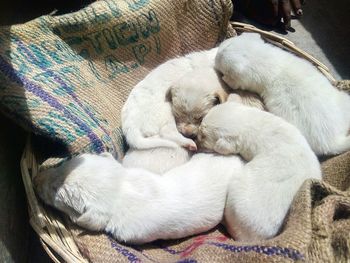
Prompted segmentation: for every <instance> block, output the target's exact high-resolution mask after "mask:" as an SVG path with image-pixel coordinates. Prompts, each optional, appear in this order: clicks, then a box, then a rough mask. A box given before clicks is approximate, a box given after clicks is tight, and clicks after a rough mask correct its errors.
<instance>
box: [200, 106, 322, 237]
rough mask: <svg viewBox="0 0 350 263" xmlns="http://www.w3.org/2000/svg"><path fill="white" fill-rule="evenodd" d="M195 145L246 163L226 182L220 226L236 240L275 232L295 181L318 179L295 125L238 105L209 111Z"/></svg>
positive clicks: (315, 163) (312, 157) (310, 154)
mask: <svg viewBox="0 0 350 263" xmlns="http://www.w3.org/2000/svg"><path fill="white" fill-rule="evenodd" d="M198 145H199V146H201V147H204V148H205V149H209V150H214V151H216V152H218V153H221V154H225V155H227V154H240V155H241V156H242V157H243V158H244V159H245V160H246V161H248V163H247V164H246V165H245V166H244V168H243V171H242V173H241V174H240V176H233V178H232V180H231V183H230V186H229V192H228V198H227V203H226V208H225V222H226V226H227V228H228V231H229V233H230V234H231V235H232V236H233V237H234V238H235V239H237V240H244V241H253V240H259V239H266V238H271V237H273V236H275V235H276V234H277V233H278V231H279V229H280V227H281V225H282V223H283V220H284V218H285V216H286V214H287V212H288V209H289V207H290V205H291V202H292V200H293V197H294V195H295V194H296V192H297V191H298V189H299V188H300V186H301V184H302V183H303V182H304V181H305V180H306V179H308V178H316V179H321V170H320V164H319V162H318V160H317V158H316V156H315V154H314V153H313V151H312V150H311V148H310V146H309V145H308V143H307V141H306V140H305V138H304V137H303V136H302V134H301V133H300V131H299V130H298V129H297V128H296V127H294V126H293V125H291V124H289V123H288V122H286V121H284V120H283V119H281V118H279V117H277V116H275V115H272V114H271V113H268V112H265V111H261V110H259V109H256V108H251V107H247V106H244V105H242V104H240V103H236V102H227V103H224V104H221V105H218V106H216V107H214V108H213V109H211V110H210V111H209V113H208V114H207V115H206V116H205V117H204V119H203V121H202V124H201V126H200V127H199V133H198Z"/></svg>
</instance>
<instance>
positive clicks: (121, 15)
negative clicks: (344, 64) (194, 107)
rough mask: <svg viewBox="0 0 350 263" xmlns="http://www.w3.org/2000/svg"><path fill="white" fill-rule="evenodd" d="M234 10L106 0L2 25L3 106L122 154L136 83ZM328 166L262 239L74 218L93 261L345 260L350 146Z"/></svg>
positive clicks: (219, 34) (217, 31)
mask: <svg viewBox="0 0 350 263" xmlns="http://www.w3.org/2000/svg"><path fill="white" fill-rule="evenodd" d="M230 15H231V1H229V0H221V1H219V0H211V1H205V0H195V1H189V0H173V1H170V0H164V1H161V0H158V1H156V0H125V1H100V2H97V3H94V4H92V5H91V6H89V7H87V8H85V9H83V10H81V11H79V12H77V13H73V14H69V15H64V16H60V17H51V16H45V17H41V18H39V19H36V20H34V21H32V22H29V23H26V24H24V25H17V26H12V27H5V28H4V27H3V28H1V29H0V46H1V50H0V110H1V111H2V112H3V113H5V114H6V115H7V116H9V117H11V118H12V119H13V120H14V121H16V122H17V123H19V124H20V125H22V126H23V127H25V128H26V129H28V130H30V131H32V132H34V133H37V134H41V135H44V136H46V137H48V138H51V139H53V140H59V141H60V142H62V143H63V144H64V146H66V147H67V150H68V152H69V153H70V154H74V153H76V152H81V151H91V152H97V153H98V152H101V151H104V150H108V151H111V152H114V153H117V154H119V157H121V155H122V152H123V147H122V146H123V145H122V139H121V134H120V129H119V125H120V109H121V106H122V104H123V103H124V101H125V99H126V97H127V95H128V94H129V91H130V90H131V88H132V87H133V85H134V84H135V83H137V82H138V81H139V80H140V79H142V78H143V77H144V76H145V75H146V74H147V73H148V72H149V71H150V70H151V69H152V68H154V67H155V66H157V65H158V64H160V63H162V62H163V61H165V60H167V59H169V58H172V57H174V56H176V55H181V54H184V53H187V52H189V51H195V50H201V49H208V48H211V47H213V46H214V45H215V44H216V43H218V42H220V40H222V38H223V37H224V35H225V33H226V30H227V20H228V18H229V17H230ZM229 33H232V31H229ZM323 171H324V176H325V177H324V178H325V182H319V181H306V182H305V183H304V185H303V186H302V187H301V189H300V191H299V192H298V194H297V196H296V197H295V200H294V202H293V205H292V207H291V209H290V212H289V215H288V217H287V219H286V221H285V224H284V227H283V229H282V230H281V233H280V234H279V235H278V236H277V237H276V238H274V239H271V240H267V241H264V242H257V243H239V242H235V241H234V240H232V239H231V238H230V237H229V236H228V235H227V234H226V232H225V230H224V229H223V228H220V227H218V228H217V229H214V230H212V231H210V232H209V233H204V234H202V235H198V236H195V237H191V238H186V239H182V240H176V241H157V242H153V243H152V244H149V245H144V246H127V245H125V244H121V243H118V242H116V241H115V240H113V239H112V238H110V237H109V236H107V235H105V234H101V233H91V232H88V231H85V230H83V229H80V228H77V227H76V226H74V225H71V224H70V223H69V221H68V222H67V225H68V226H69V228H71V229H72V231H73V233H74V235H75V240H76V242H77V244H78V246H79V248H80V250H81V252H82V254H83V255H84V256H85V257H86V258H88V259H89V260H90V261H93V262H290V261H307V262H347V261H348V260H349V258H350V255H349V251H350V244H349V242H350V241H349V240H350V237H349V233H350V219H349V215H350V201H349V200H350V199H349V198H350V196H349V195H350V193H349V192H350V179H349V172H350V153H346V154H343V155H341V156H338V157H335V158H332V159H329V160H327V161H325V162H324V163H323ZM271 205H273V204H271Z"/></svg>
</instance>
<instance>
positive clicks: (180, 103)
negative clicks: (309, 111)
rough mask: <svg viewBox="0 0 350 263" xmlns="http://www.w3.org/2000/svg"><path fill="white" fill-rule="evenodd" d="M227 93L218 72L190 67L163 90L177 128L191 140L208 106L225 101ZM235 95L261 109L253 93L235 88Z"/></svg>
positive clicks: (243, 101) (260, 103) (209, 107)
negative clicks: (191, 68)
mask: <svg viewBox="0 0 350 263" xmlns="http://www.w3.org/2000/svg"><path fill="white" fill-rule="evenodd" d="M228 92H229V91H228V90H227V86H226V85H225V83H224V82H223V81H222V80H221V76H220V74H218V72H216V70H214V69H213V68H212V67H211V68H210V67H207V68H205V67H204V68H198V69H195V70H192V71H190V72H189V73H187V74H185V75H184V76H182V77H181V78H179V79H178V80H176V81H175V82H174V83H173V84H172V85H171V87H170V89H169V90H168V92H167V99H168V101H170V102H171V107H172V112H173V114H174V117H175V121H176V125H177V129H178V130H179V131H180V132H181V133H182V134H183V135H184V136H186V137H188V138H192V139H194V138H195V137H196V135H197V132H198V127H199V125H200V123H201V121H202V119H203V118H204V116H205V115H206V114H207V113H208V111H209V110H210V109H211V108H212V107H214V106H216V105H218V104H221V103H224V102H226V99H227V96H228ZM231 92H232V91H231ZM237 96H240V98H241V100H242V103H244V104H247V105H250V106H255V107H258V108H261V109H263V104H262V102H261V100H260V99H259V98H258V96H257V95H256V94H253V93H251V92H245V91H238V92H237Z"/></svg>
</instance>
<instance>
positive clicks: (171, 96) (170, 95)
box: [165, 87, 173, 103]
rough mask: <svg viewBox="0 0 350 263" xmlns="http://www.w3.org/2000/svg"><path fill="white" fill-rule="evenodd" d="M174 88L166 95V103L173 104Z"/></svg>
mask: <svg viewBox="0 0 350 263" xmlns="http://www.w3.org/2000/svg"><path fill="white" fill-rule="evenodd" d="M172 89H173V87H170V88H169V89H168V90H167V92H166V94H165V101H167V102H170V103H172V102H173V92H172Z"/></svg>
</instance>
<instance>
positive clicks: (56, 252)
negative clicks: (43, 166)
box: [20, 22, 335, 263]
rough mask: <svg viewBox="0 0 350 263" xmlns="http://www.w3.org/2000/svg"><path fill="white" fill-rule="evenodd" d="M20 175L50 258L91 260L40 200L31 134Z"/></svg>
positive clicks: (284, 44) (278, 40)
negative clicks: (35, 184) (36, 192)
mask: <svg viewBox="0 0 350 263" xmlns="http://www.w3.org/2000/svg"><path fill="white" fill-rule="evenodd" d="M230 24H231V26H232V27H233V29H235V30H236V31H237V32H239V33H240V32H256V33H259V34H260V35H261V36H262V37H263V38H264V39H265V40H266V41H269V42H271V43H273V44H275V45H277V46H279V47H281V48H284V49H287V50H289V51H290V52H293V53H295V54H296V55H298V56H300V57H302V58H304V59H306V60H308V61H310V62H311V63H312V64H313V65H315V66H316V67H317V68H318V69H319V70H320V71H321V72H322V73H323V74H324V75H325V76H326V77H327V78H328V79H329V80H330V81H331V82H332V83H335V79H334V78H333V76H332V75H331V73H330V71H329V69H328V68H327V67H326V66H325V65H324V64H322V63H321V62H320V61H318V60H317V59H316V58H314V57H313V56H311V55H310V54H308V53H306V52H305V51H303V50H301V49H300V48H298V47H297V46H296V45H295V44H294V43H293V42H291V41H289V40H288V39H286V38H283V37H281V36H279V35H277V34H275V33H271V32H267V31H264V30H260V29H258V28H256V27H254V26H252V25H249V24H245V23H239V22H230ZM20 166H21V174H22V180H23V183H24V187H25V191H26V195H27V200H28V211H29V217H30V224H31V226H32V227H33V229H34V231H35V232H36V233H37V234H38V236H39V237H40V242H41V244H42V246H43V248H44V250H45V251H46V252H47V254H48V255H49V257H50V258H51V259H52V260H53V261H54V262H84V263H85V262H88V260H87V259H85V258H84V257H83V255H82V254H81V253H80V251H79V249H78V246H77V245H76V244H75V241H74V239H73V235H72V233H71V231H70V229H69V227H68V226H66V225H65V224H64V222H63V220H62V218H60V217H58V216H57V214H55V213H52V211H50V210H49V209H47V208H46V207H45V206H43V205H42V203H41V202H40V201H39V200H38V198H37V196H36V194H35V192H34V187H33V183H32V178H34V177H35V176H36V175H37V174H38V167H39V164H38V163H37V161H36V158H35V155H34V153H33V150H32V147H31V140H30V135H28V140H27V143H26V145H25V148H24V151H23V154H22V158H21V162H20Z"/></svg>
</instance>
